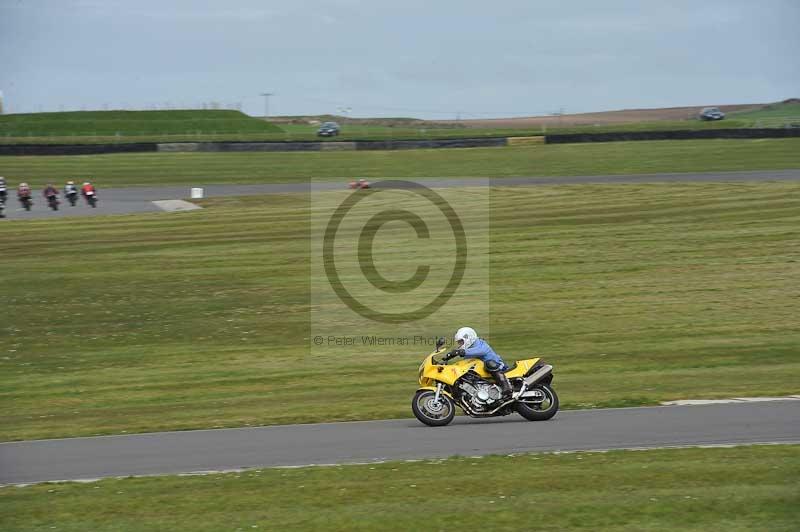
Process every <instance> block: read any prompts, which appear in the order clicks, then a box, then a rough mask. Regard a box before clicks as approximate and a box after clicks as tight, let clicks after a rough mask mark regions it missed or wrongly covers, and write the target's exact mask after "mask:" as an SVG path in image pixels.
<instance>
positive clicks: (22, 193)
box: [0, 177, 97, 218]
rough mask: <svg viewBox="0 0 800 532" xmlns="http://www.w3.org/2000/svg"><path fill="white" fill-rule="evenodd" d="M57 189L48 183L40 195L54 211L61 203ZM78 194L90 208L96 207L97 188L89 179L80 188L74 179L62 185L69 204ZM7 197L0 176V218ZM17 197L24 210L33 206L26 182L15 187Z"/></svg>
mask: <svg viewBox="0 0 800 532" xmlns="http://www.w3.org/2000/svg"><path fill="white" fill-rule="evenodd" d="M59 194H60V193H59V190H58V189H57V188H56V187H55V186H53V185H52V184H48V185H47V186H46V187H44V189H43V190H42V196H43V197H44V198H45V201H46V202H47V206H48V207H49V208H51V209H53V210H54V211H57V210H58V206H59V205H60V204H61V201H60V200H59ZM78 196H82V197H83V199H84V200H85V201H86V204H87V205H88V206H90V207H92V208H96V207H97V189H96V188H95V186H94V185H93V184H92V183H90V182H89V181H84V183H83V185H81V186H80V188H79V187H78V186H77V185H76V184H75V182H74V181H67V183H66V185H64V197H65V198H66V199H67V201H68V202H69V204H70V205H71V206H73V207H74V206H75V205H77V203H78ZM7 199H8V188H7V186H6V180H5V178H3V177H0V218H5V209H6V201H7ZM17 199H18V200H19V203H20V205H21V206H22V208H23V209H25V210H26V211H30V210H31V208H32V207H33V190H32V189H31V187H30V186H29V185H28V184H27V183H20V184H19V186H18V187H17Z"/></svg>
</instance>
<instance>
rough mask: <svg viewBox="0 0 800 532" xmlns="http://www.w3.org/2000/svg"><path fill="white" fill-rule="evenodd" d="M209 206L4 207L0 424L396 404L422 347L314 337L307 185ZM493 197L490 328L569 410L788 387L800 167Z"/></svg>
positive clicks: (401, 402)
mask: <svg viewBox="0 0 800 532" xmlns="http://www.w3.org/2000/svg"><path fill="white" fill-rule="evenodd" d="M445 190H447V191H450V192H449V193H450V194H457V195H461V194H485V191H484V192H481V191H479V190H477V189H472V190H464V189H442V191H445ZM443 193H444V192H443ZM329 194H330V198H331V200H337V201H338V200H339V199H341V198H343V197H344V195H345V194H347V193H346V192H342V193H329ZM459 201H462V202H463V201H466V200H465V199H463V198H462V199H460V200H459ZM467 204H469V202H468V201H467ZM206 205H207V207H208V208H207V209H205V210H203V211H194V212H187V213H181V214H174V215H171V214H153V215H126V216H113V217H98V218H72V219H59V220H52V221H44V220H36V221H27V222H9V223H3V224H0V247H1V248H2V249H3V251H4V258H3V261H2V262H1V263H0V279H2V280H3V286H4V289H3V291H2V292H1V293H0V307H2V308H4V309H7V312H6V313H5V316H4V321H3V324H2V329H0V330H1V331H2V334H3V342H2V351H1V352H0V405H2V408H3V415H2V416H0V440H2V441H7V440H18V439H32V438H44V437H60V436H78V435H91V434H117V433H122V432H125V431H127V432H141V431H153V430H167V429H189V428H201V427H222V426H225V427H233V426H246V425H263V424H275V423H291V422H315V421H332V420H351V419H379V418H392V417H408V416H410V408H409V401H410V397H411V395H412V393H413V391H414V389H415V386H416V378H417V366H418V364H419V361H420V360H421V358H422V356H423V355H424V354H425V353H426V352H427V349H425V350H423V349H422V348H419V347H414V346H409V347H402V348H389V347H383V348H373V349H366V348H357V349H353V350H352V351H348V352H345V354H344V355H342V354H341V353H340V354H339V355H340V356H324V355H322V354H319V353H314V352H312V351H311V350H310V340H309V330H310V329H309V326H310V325H309V324H310V321H309V320H310V314H309V312H310V304H311V303H310V297H309V286H310V284H309V283H310V279H309V275H310V271H311V270H310V266H309V247H310V244H309V230H310V226H309V208H310V207H309V200H308V197H307V196H304V195H300V194H297V195H285V196H269V197H248V198H230V199H222V200H213V201H207V202H206ZM490 205H491V213H490V214H491V232H490V238H491V253H490V255H489V260H490V263H491V284H490V297H491V330H490V332H489V333H488V334H487V333H486V331H485V330H484V331H483V333H484V334H485V335H487V336H488V337H489V338H490V340H491V342H492V344H493V346H494V347H495V349H496V350H497V351H498V352H499V353H501V354H503V355H504V356H505V357H507V358H510V359H513V358H524V357H527V356H529V355H530V354H531V353H532V352H536V353H538V354H541V355H543V356H545V358H546V359H547V360H549V361H551V362H552V363H553V364H554V365H555V367H556V380H555V385H556V387H557V389H558V391H559V392H560V394H561V398H562V404H563V406H564V407H566V408H577V407H593V406H625V405H641V404H655V403H657V402H658V401H662V400H672V399H684V398H719V397H732V396H733V397H738V396H759V395H786V394H792V393H798V392H800V388H798V382H800V357H798V352H797V346H798V345H800V326H798V321H797V319H796V307H797V300H798V296H800V292H799V291H798V284H797V282H796V280H797V278H798V275H799V274H800V269H799V268H800V266H798V265H799V264H800V184H797V183H762V184H753V183H739V184H683V185H596V186H589V185H581V186H543V187H522V188H519V187H518V188H508V189H504V188H495V189H492V191H491V196H490ZM466 212H468V210H467V211H466ZM389 266H391V264H389ZM460 303H461V304H463V308H464V309H465V313H464V316H465V318H464V319H468V318H467V317H468V316H469V313H468V312H467V310H468V309H469V306H470V305H469V301H468V300H463V301H461V302H460ZM345 321H346V320H345ZM343 323H344V322H343ZM457 325H460V324H459V323H450V322H448V323H447V324H441V329H440V330H436V331H434V330H430V331H424V332H427V333H430V334H434V333H438V334H452V331H451V330H450V329H453V328H454V327H456V326H457ZM479 332H481V331H479ZM310 382H313V383H314V386H310V385H309V383H310Z"/></svg>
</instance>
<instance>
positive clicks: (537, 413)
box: [516, 384, 558, 421]
mask: <svg viewBox="0 0 800 532" xmlns="http://www.w3.org/2000/svg"><path fill="white" fill-rule="evenodd" d="M533 387H534V388H538V389H539V390H541V391H542V392H544V396H545V399H544V401H542V402H541V403H521V402H518V403H517V404H516V407H517V413H519V415H521V416H522V417H524V418H525V419H527V420H528V421H545V420H547V419H550V418H551V417H553V416H554V415H556V412H558V394H557V393H556V391H555V390H554V389H552V388H551V387H550V386H549V385H547V384H536V385H534V386H533Z"/></svg>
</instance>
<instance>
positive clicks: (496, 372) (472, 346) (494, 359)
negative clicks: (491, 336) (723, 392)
mask: <svg viewBox="0 0 800 532" xmlns="http://www.w3.org/2000/svg"><path fill="white" fill-rule="evenodd" d="M454 339H455V342H456V346H457V347H456V349H454V350H452V351H450V352H449V353H447V355H445V357H444V361H445V362H446V361H448V360H450V359H451V358H455V357H458V356H461V357H464V358H477V359H478V360H481V361H482V362H483V365H484V367H485V368H486V371H488V372H489V373H490V374H491V376H492V377H494V380H495V382H496V383H497V384H499V385H500V390H501V392H502V394H503V395H502V399H503V401H507V400H509V399H511V395H512V393H513V390H512V388H511V383H510V382H509V381H508V377H506V374H505V371H506V370H507V369H509V368H508V366H507V365H506V363H505V362H503V359H502V358H500V356H499V355H498V354H497V353H495V352H494V349H492V347H491V346H490V345H489V343H488V342H487V341H486V340H484V339H483V338H478V333H476V332H475V329H473V328H472V327H461V328H460V329H459V330H457V331H456V334H455V337H454Z"/></svg>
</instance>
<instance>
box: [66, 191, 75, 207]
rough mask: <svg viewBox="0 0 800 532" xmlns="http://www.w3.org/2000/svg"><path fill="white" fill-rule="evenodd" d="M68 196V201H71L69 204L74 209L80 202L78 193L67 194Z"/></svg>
mask: <svg viewBox="0 0 800 532" xmlns="http://www.w3.org/2000/svg"><path fill="white" fill-rule="evenodd" d="M66 196H67V201H69V204H70V205H72V206H73V207H74V206H75V204H76V203H77V202H78V193H77V192H67V194H66Z"/></svg>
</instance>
